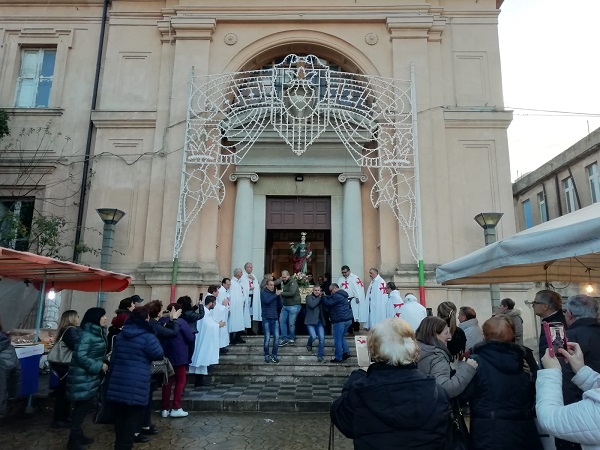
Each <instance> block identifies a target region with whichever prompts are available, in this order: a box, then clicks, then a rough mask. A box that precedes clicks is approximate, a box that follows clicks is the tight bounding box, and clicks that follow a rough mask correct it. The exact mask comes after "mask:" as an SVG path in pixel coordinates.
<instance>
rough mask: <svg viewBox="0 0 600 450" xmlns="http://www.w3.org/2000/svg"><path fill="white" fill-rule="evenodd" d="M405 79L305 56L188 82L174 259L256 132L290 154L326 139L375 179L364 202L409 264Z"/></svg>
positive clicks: (411, 168)
mask: <svg viewBox="0 0 600 450" xmlns="http://www.w3.org/2000/svg"><path fill="white" fill-rule="evenodd" d="M413 101H414V80H410V81H407V80H395V79H388V78H381V77H374V76H367V75H360V74H354V73H347V72H340V71H334V70H331V69H330V68H329V67H328V66H327V65H326V64H324V63H323V62H322V61H321V60H320V59H319V58H318V57H316V56H314V55H308V56H297V55H294V54H291V55H288V56H286V57H285V58H284V59H283V61H282V62H281V63H279V64H276V65H274V66H273V67H271V68H268V69H262V70H253V71H246V72H236V73H227V74H219V75H210V76H204V77H196V76H192V80H191V88H190V97H189V104H188V114H187V126H186V136H185V148H184V157H183V175H182V182H181V194H180V199H179V209H178V219H177V231H176V236H175V248H174V257H177V256H178V254H179V251H180V250H181V247H182V245H183V241H184V239H185V235H186V232H187V230H188V228H189V225H190V224H191V223H192V222H193V220H194V219H195V218H196V216H197V215H198V213H199V212H200V210H201V209H202V207H203V206H204V204H205V203H206V202H207V201H208V200H210V199H214V200H216V201H217V202H218V203H219V204H221V202H222V201H223V199H224V197H225V185H224V183H223V181H222V177H223V175H224V174H225V173H226V172H227V168H228V167H229V166H230V165H232V164H233V165H237V164H240V162H241V161H242V160H243V159H244V157H245V156H246V154H247V153H248V151H250V149H251V148H252V146H253V144H254V143H255V142H256V141H257V140H258V139H259V138H260V136H261V134H262V133H263V132H265V131H271V132H272V131H274V132H276V133H277V134H278V135H279V137H280V138H281V139H282V140H283V141H284V142H285V143H286V144H287V145H288V146H289V147H290V148H291V149H292V151H293V152H294V153H295V154H296V155H297V156H298V157H302V154H303V153H304V152H305V151H306V149H307V148H308V147H309V146H310V145H312V144H313V143H314V142H315V141H316V140H317V139H319V137H320V136H322V135H323V133H324V132H326V131H327V132H334V133H335V134H336V135H337V137H338V138H339V139H340V142H341V143H342V144H343V145H344V147H345V148H346V149H347V150H348V152H349V153H350V155H351V156H352V158H353V159H354V161H355V162H356V164H357V165H358V166H359V167H361V168H365V169H366V170H367V171H368V172H369V174H370V175H371V177H372V178H373V180H374V185H373V187H372V189H371V203H372V205H373V207H375V208H377V207H379V205H381V204H382V203H387V204H388V205H389V206H390V208H391V210H392V211H393V213H394V216H395V217H396V219H397V220H398V222H399V223H400V225H401V226H402V229H403V230H404V232H405V233H406V236H407V238H408V241H409V247H410V251H411V253H412V255H413V257H414V258H415V260H418V258H417V250H416V232H415V231H416V225H417V217H416V216H417V214H416V202H415V186H414V183H415V164H416V155H415V137H414V130H415V128H416V124H415V120H414V119H415V111H414V105H413Z"/></svg>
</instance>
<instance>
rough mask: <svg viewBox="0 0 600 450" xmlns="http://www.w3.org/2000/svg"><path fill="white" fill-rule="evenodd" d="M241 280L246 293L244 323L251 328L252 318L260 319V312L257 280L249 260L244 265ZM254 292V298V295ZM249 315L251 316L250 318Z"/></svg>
mask: <svg viewBox="0 0 600 450" xmlns="http://www.w3.org/2000/svg"><path fill="white" fill-rule="evenodd" d="M241 281H242V286H244V292H245V293H246V307H245V308H244V325H245V327H246V328H252V320H257V321H262V313H261V311H260V291H259V286H258V281H257V280H256V277H255V276H254V274H253V273H252V263H251V262H247V263H246V264H245V265H244V274H243V275H242V280H241ZM255 288H256V289H255ZM255 292H256V298H255V297H254V293H255ZM257 314H258V315H257ZM250 316H252V318H251V317H250Z"/></svg>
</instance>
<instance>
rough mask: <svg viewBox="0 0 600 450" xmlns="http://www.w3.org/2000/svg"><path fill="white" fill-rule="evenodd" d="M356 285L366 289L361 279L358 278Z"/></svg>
mask: <svg viewBox="0 0 600 450" xmlns="http://www.w3.org/2000/svg"><path fill="white" fill-rule="evenodd" d="M356 284H358V285H359V286H360V287H365V285H364V284H363V282H362V281H360V278H358V277H356Z"/></svg>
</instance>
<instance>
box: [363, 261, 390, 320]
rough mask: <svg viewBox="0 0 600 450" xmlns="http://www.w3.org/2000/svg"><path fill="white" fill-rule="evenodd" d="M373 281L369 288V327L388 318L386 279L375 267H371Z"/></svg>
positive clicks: (370, 274)
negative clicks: (384, 279)
mask: <svg viewBox="0 0 600 450" xmlns="http://www.w3.org/2000/svg"><path fill="white" fill-rule="evenodd" d="M369 277H371V283H370V284H369V287H368V288H367V303H368V304H369V321H368V322H367V328H371V327H372V326H373V325H377V324H378V323H379V322H382V321H383V320H385V319H386V318H387V306H388V294H387V291H386V289H385V281H383V278H381V275H379V270H377V269H375V268H374V267H372V268H370V269H369Z"/></svg>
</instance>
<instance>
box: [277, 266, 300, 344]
mask: <svg viewBox="0 0 600 450" xmlns="http://www.w3.org/2000/svg"><path fill="white" fill-rule="evenodd" d="M281 287H282V289H281V298H282V299H283V308H282V309H281V316H280V318H279V324H280V326H281V342H280V343H279V345H280V346H281V347H283V346H285V345H288V344H291V345H294V344H295V342H296V318H297V317H298V313H299V312H300V307H301V303H302V302H301V299H300V288H299V287H298V283H297V282H296V280H295V279H294V278H292V277H290V273H289V272H288V271H287V270H284V271H282V272H281Z"/></svg>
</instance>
